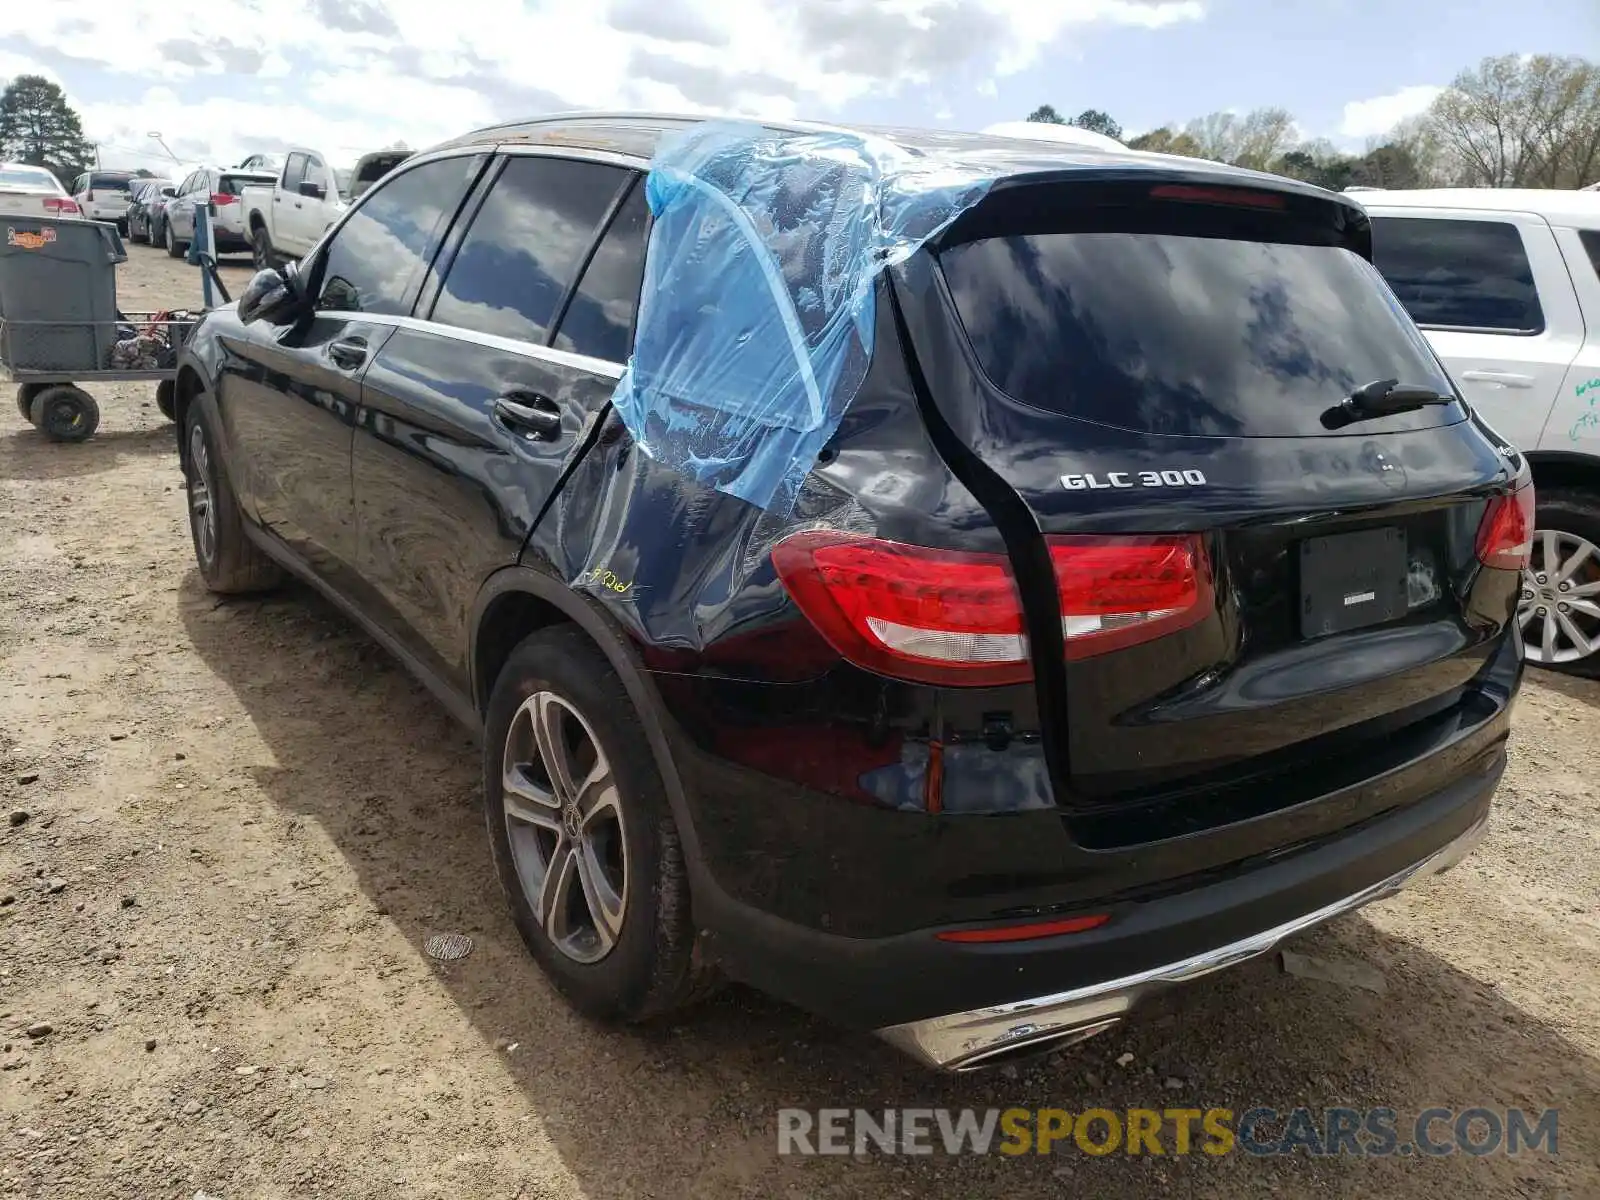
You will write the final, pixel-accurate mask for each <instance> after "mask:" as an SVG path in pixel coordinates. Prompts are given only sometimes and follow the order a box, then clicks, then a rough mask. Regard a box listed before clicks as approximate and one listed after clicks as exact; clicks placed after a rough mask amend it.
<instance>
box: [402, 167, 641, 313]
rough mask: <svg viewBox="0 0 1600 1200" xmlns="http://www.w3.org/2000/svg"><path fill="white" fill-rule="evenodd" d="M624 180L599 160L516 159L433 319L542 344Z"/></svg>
mask: <svg viewBox="0 0 1600 1200" xmlns="http://www.w3.org/2000/svg"><path fill="white" fill-rule="evenodd" d="M626 179H627V172H626V171H623V170H622V169H621V168H618V167H607V166H602V165H600V164H598V163H586V162H573V161H571V160H565V159H558V158H513V159H511V160H510V161H509V162H507V163H506V169H505V171H504V172H502V173H501V175H500V178H499V179H498V180H496V181H495V185H494V189H493V190H492V191H491V192H490V193H489V195H488V198H487V199H486V200H485V201H484V202H483V207H482V208H480V209H479V210H478V215H477V216H476V217H475V218H473V222H472V227H471V228H470V229H468V230H467V236H466V238H465V239H464V240H463V241H462V243H461V249H460V250H459V251H458V252H457V253H456V257H455V261H454V262H453V263H452V264H451V266H450V273H449V274H448V275H447V276H446V277H445V281H444V288H443V290H442V291H440V293H439V300H438V303H437V304H436V305H435V306H434V309H433V319H434V320H435V321H443V322H445V323H446V324H448V325H456V326H459V327H461V328H462V329H475V330H478V331H479V332H480V333H495V334H499V335H501V336H502V337H510V338H517V339H519V340H521V341H529V342H543V341H544V340H545V337H546V334H547V333H548V332H549V327H550V322H551V320H552V319H553V318H554V317H555V315H556V309H557V308H558V307H559V306H560V304H561V300H562V297H564V296H565V295H566V293H567V285H568V284H569V283H571V282H572V278H573V276H574V275H576V274H577V271H578V268H579V267H580V266H581V265H582V263H583V258H584V255H586V254H587V253H588V252H589V247H590V245H591V244H592V243H593V242H594V236H595V229H596V227H597V226H598V225H599V224H600V221H601V218H603V217H604V216H605V214H606V210H607V209H608V208H610V206H611V202H612V200H613V199H614V198H615V196H616V194H617V189H618V188H619V187H620V186H621V185H622V184H623V182H624V181H625V180H626Z"/></svg>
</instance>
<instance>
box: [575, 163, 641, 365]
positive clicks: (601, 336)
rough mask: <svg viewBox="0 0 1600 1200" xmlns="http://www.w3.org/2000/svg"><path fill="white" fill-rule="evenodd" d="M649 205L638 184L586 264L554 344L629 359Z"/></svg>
mask: <svg viewBox="0 0 1600 1200" xmlns="http://www.w3.org/2000/svg"><path fill="white" fill-rule="evenodd" d="M649 226H650V206H649V205H648V204H647V203H646V202H645V196H644V184H643V182H642V181H641V182H639V183H636V184H635V185H634V187H633V190H632V191H630V192H629V193H628V198H627V200H626V201H624V202H623V205H622V207H621V208H620V209H618V210H617V215H616V218H615V219H614V220H613V221H612V222H611V227H610V228H609V229H608V230H606V235H605V237H603V238H602V239H601V240H600V245H599V247H598V248H596V250H595V252H594V257H593V258H592V259H590V260H589V265H588V266H587V267H585V268H584V271H583V279H582V281H581V282H580V283H579V284H578V290H577V291H576V292H575V293H574V294H573V297H572V304H571V306H570V307H569V308H568V309H567V312H566V315H565V316H564V317H562V318H561V329H560V330H559V331H558V332H557V334H556V340H555V344H556V345H557V346H558V347H560V348H561V349H562V350H571V351H572V352H573V353H575V354H587V355H590V356H591V357H593V358H603V359H606V360H608V361H610V362H626V361H627V360H628V354H629V352H630V351H631V350H632V348H633V315H634V311H635V310H636V309H637V308H638V307H639V284H640V282H641V281H642V280H643V278H644V247H645V236H646V234H647V233H648V231H649Z"/></svg>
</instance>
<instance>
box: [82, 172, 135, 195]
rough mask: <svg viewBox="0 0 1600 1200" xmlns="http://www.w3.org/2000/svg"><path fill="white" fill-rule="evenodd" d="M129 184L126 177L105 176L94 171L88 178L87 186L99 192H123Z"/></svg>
mask: <svg viewBox="0 0 1600 1200" xmlns="http://www.w3.org/2000/svg"><path fill="white" fill-rule="evenodd" d="M129 182H130V180H129V177H128V176H127V175H107V174H103V173H101V172H98V171H96V172H95V173H94V174H92V175H90V176H89V186H90V187H91V188H94V189H96V190H99V191H107V192H125V191H127V190H128V184H129Z"/></svg>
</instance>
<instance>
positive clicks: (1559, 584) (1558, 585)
mask: <svg viewBox="0 0 1600 1200" xmlns="http://www.w3.org/2000/svg"><path fill="white" fill-rule="evenodd" d="M1556 586H1557V587H1558V588H1560V589H1561V590H1562V591H1563V592H1564V591H1566V590H1567V589H1569V588H1570V587H1571V586H1572V585H1571V584H1570V583H1558V584H1556Z"/></svg>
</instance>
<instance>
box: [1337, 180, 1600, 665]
mask: <svg viewBox="0 0 1600 1200" xmlns="http://www.w3.org/2000/svg"><path fill="white" fill-rule="evenodd" d="M1356 198H1357V199H1358V200H1359V201H1360V202H1361V204H1362V206H1363V207H1364V208H1366V210H1367V212H1368V213H1369V214H1370V215H1371V217H1372V249H1373V260H1374V261H1375V262H1376V263H1377V266H1378V270H1380V271H1381V272H1383V275H1384V278H1386V279H1387V280H1388V281H1389V286H1390V287H1391V288H1393V289H1394V292H1395V295H1396V296H1398V297H1399V299H1400V302H1401V303H1402V304H1403V305H1405V307H1406V309H1407V311H1409V312H1410V314H1411V316H1412V318H1413V319H1414V320H1415V321H1416V322H1417V324H1418V325H1419V326H1421V327H1422V330H1423V332H1424V333H1425V334H1426V335H1427V338H1428V340H1429V341H1430V342H1431V343H1432V344H1433V348H1434V350H1435V352H1437V354H1438V355H1439V357H1440V358H1442V359H1443V360H1444V363H1445V366H1446V368H1448V370H1449V372H1450V374H1451V376H1452V377H1453V378H1454V379H1455V381H1456V385H1457V386H1458V387H1459V388H1460V389H1461V391H1462V393H1463V394H1464V395H1465V396H1466V398H1467V400H1468V402H1469V403H1471V404H1472V405H1473V407H1474V408H1476V409H1477V410H1478V411H1479V412H1480V413H1482V414H1483V416H1484V417H1485V418H1486V419H1487V420H1488V422H1489V424H1491V425H1493V426H1494V427H1495V428H1496V429H1497V430H1499V431H1500V432H1501V433H1502V434H1504V435H1505V436H1506V437H1507V438H1509V439H1510V440H1511V441H1512V442H1514V443H1516V444H1517V445H1518V446H1520V447H1522V449H1523V450H1525V451H1526V452H1527V454H1528V458H1529V459H1530V460H1531V461H1532V463H1533V473H1534V482H1535V486H1536V487H1537V488H1538V496H1539V509H1538V514H1537V516H1536V518H1535V522H1536V524H1537V526H1538V533H1537V534H1536V535H1535V538H1534V546H1533V562H1532V565H1531V566H1530V568H1529V569H1528V572H1527V578H1526V579H1525V581H1524V584H1523V590H1522V607H1521V612H1520V614H1519V615H1520V619H1521V624H1522V632H1523V637H1524V640H1525V642H1526V646H1527V658H1528V661H1530V662H1534V663H1539V664H1541V665H1544V666H1548V667H1556V668H1559V669H1563V670H1568V671H1573V672H1578V673H1582V674H1588V675H1597V674H1600V194H1595V193H1592V192H1565V191H1559V192H1558V191H1521V190H1510V189H1502V190H1489V189H1449V190H1423V191H1414V192H1387V191H1362V192H1361V193H1360V194H1359V195H1358V196H1357V197H1356Z"/></svg>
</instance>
